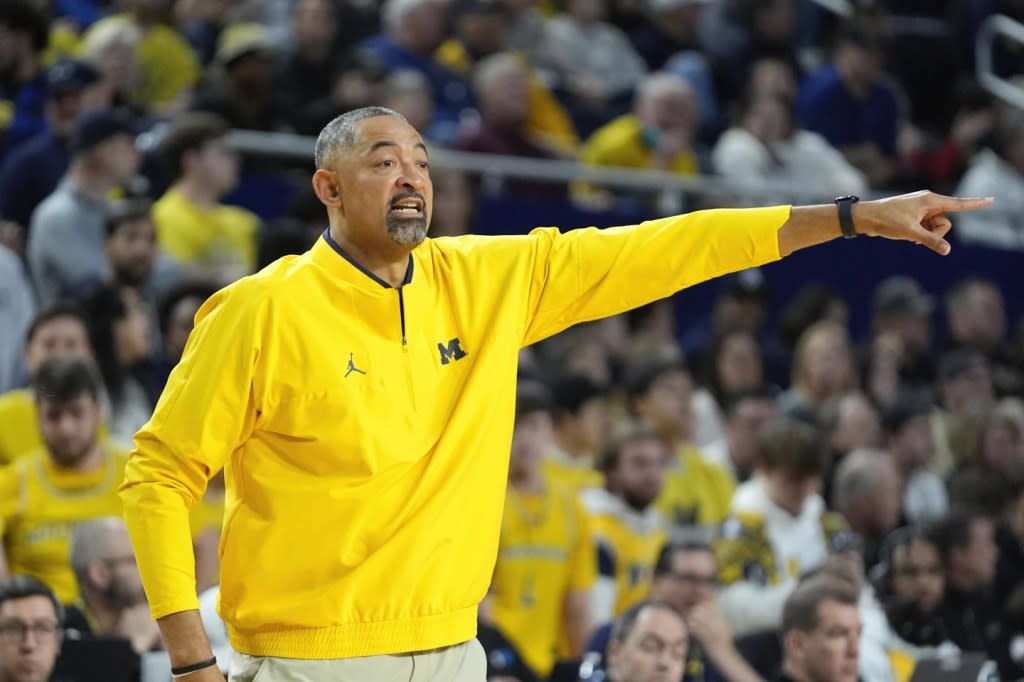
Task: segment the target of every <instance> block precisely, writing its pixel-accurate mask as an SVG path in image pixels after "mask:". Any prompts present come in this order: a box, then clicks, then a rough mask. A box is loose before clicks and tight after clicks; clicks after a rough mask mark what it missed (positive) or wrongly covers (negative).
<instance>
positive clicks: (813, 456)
mask: <svg viewBox="0 0 1024 682" xmlns="http://www.w3.org/2000/svg"><path fill="white" fill-rule="evenodd" d="M825 468H826V460H825V456H824V451H823V449H822V447H821V444H820V442H819V439H818V437H817V434H816V433H815V432H814V429H812V428H811V427H810V426H807V425H806V424H802V423H800V422H797V421H793V420H792V419H787V418H778V419H776V420H773V421H772V422H770V423H769V424H767V425H766V426H765V428H764V430H763V431H762V432H761V439H760V444H759V448H758V459H757V473H756V474H755V475H754V477H753V478H751V479H750V480H749V481H747V482H746V483H743V484H742V485H740V486H739V487H738V488H737V489H736V494H735V495H734V496H733V499H732V504H731V506H730V514H731V518H730V519H729V520H728V521H727V522H726V523H725V524H724V525H723V527H722V537H721V539H720V540H719V541H718V544H717V546H716V553H717V555H718V561H719V565H720V571H721V579H722V583H723V585H724V587H723V589H722V591H721V593H720V594H719V603H720V604H721V606H722V610H723V612H724V613H725V615H726V618H727V620H728V622H729V625H730V626H731V627H732V629H733V631H734V632H735V633H736V634H737V636H743V635H746V634H752V633H759V632H764V631H766V630H773V629H775V628H777V627H778V626H779V623H780V620H781V617H782V607H783V603H784V602H785V601H786V598H787V597H788V596H789V594H790V592H792V590H793V587H794V586H795V584H796V580H797V578H798V577H799V576H801V575H803V574H804V573H807V572H809V571H812V570H814V569H816V568H818V567H819V566H821V564H822V562H824V561H825V558H826V556H827V555H828V550H829V546H830V544H831V541H832V539H833V538H835V537H837V534H838V533H839V532H840V531H842V530H843V529H844V527H845V523H844V522H843V520H842V517H840V516H839V515H837V514H834V513H831V512H828V511H827V510H826V508H825V503H824V501H823V500H822V499H821V496H820V495H819V494H818V492H817V491H818V490H819V489H820V487H821V481H822V476H823V474H824V471H825Z"/></svg>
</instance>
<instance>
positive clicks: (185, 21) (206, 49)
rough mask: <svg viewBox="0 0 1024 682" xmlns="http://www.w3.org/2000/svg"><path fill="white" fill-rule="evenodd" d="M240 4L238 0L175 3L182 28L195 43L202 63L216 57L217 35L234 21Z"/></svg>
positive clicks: (177, 22) (178, 22) (188, 0)
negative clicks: (233, 17) (233, 18)
mask: <svg viewBox="0 0 1024 682" xmlns="http://www.w3.org/2000/svg"><path fill="white" fill-rule="evenodd" d="M238 4H239V3H237V2H235V0H219V1H218V2H203V0H177V1H176V2H175V3H174V19H175V23H176V24H177V25H178V31H179V32H180V33H181V35H182V37H183V38H185V40H187V41H188V44H189V45H191V46H192V49H193V50H194V51H195V53H196V57H197V58H198V59H199V63H200V64H202V65H203V66H204V67H205V66H208V65H209V64H210V62H211V61H213V57H214V54H215V53H216V51H217V39H218V38H220V34H221V32H222V31H223V30H224V27H225V26H227V24H228V23H229V22H230V20H231V15H232V13H233V10H237V5H238Z"/></svg>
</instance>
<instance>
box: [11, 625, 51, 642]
mask: <svg viewBox="0 0 1024 682" xmlns="http://www.w3.org/2000/svg"><path fill="white" fill-rule="evenodd" d="M30 632H31V633H32V635H33V637H35V639H38V640H52V639H55V638H56V637H57V634H58V633H60V632H61V627H60V626H59V625H57V624H56V623H53V622H50V623H22V622H20V621H8V622H6V623H0V639H3V640H6V641H8V642H24V641H25V637H26V636H27V635H28V633H30Z"/></svg>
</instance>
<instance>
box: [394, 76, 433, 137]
mask: <svg viewBox="0 0 1024 682" xmlns="http://www.w3.org/2000/svg"><path fill="white" fill-rule="evenodd" d="M383 97H384V100H383V105H384V106H385V107H387V108H388V109H392V110H394V111H397V112H398V113H400V114H401V115H402V116H405V118H406V120H407V121H409V125H413V126H416V128H417V129H419V130H426V131H428V134H427V139H430V134H429V130H430V122H431V121H432V120H434V100H433V98H432V97H431V95H430V83H429V82H427V79H426V78H425V77H424V76H423V74H422V73H420V72H419V71H408V70H407V71H394V72H392V73H391V75H390V76H388V77H387V79H386V80H385V81H384V95H383Z"/></svg>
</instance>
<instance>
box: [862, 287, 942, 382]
mask: <svg viewBox="0 0 1024 682" xmlns="http://www.w3.org/2000/svg"><path fill="white" fill-rule="evenodd" d="M934 310H935V302H934V301H933V299H932V297H931V296H929V295H928V294H926V293H925V292H924V291H923V290H922V289H921V285H920V284H918V283H917V280H915V279H913V278H912V277H907V276H904V275H896V276H893V277H888V278H886V279H884V280H882V282H881V283H879V285H878V286H877V287H875V291H874V294H873V297H872V302H871V332H872V337H873V338H872V343H873V345H874V346H875V349H874V352H875V353H878V352H879V351H880V350H881V349H880V348H879V345H880V344H885V348H886V349H887V350H890V352H893V353H895V354H896V357H897V358H898V367H899V374H898V376H899V379H900V381H901V383H904V384H907V388H908V389H913V390H919V389H927V388H930V386H931V384H932V383H934V381H935V364H934V361H933V360H932V356H931V352H930V351H931V345H932V329H931V316H932V312H934Z"/></svg>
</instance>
